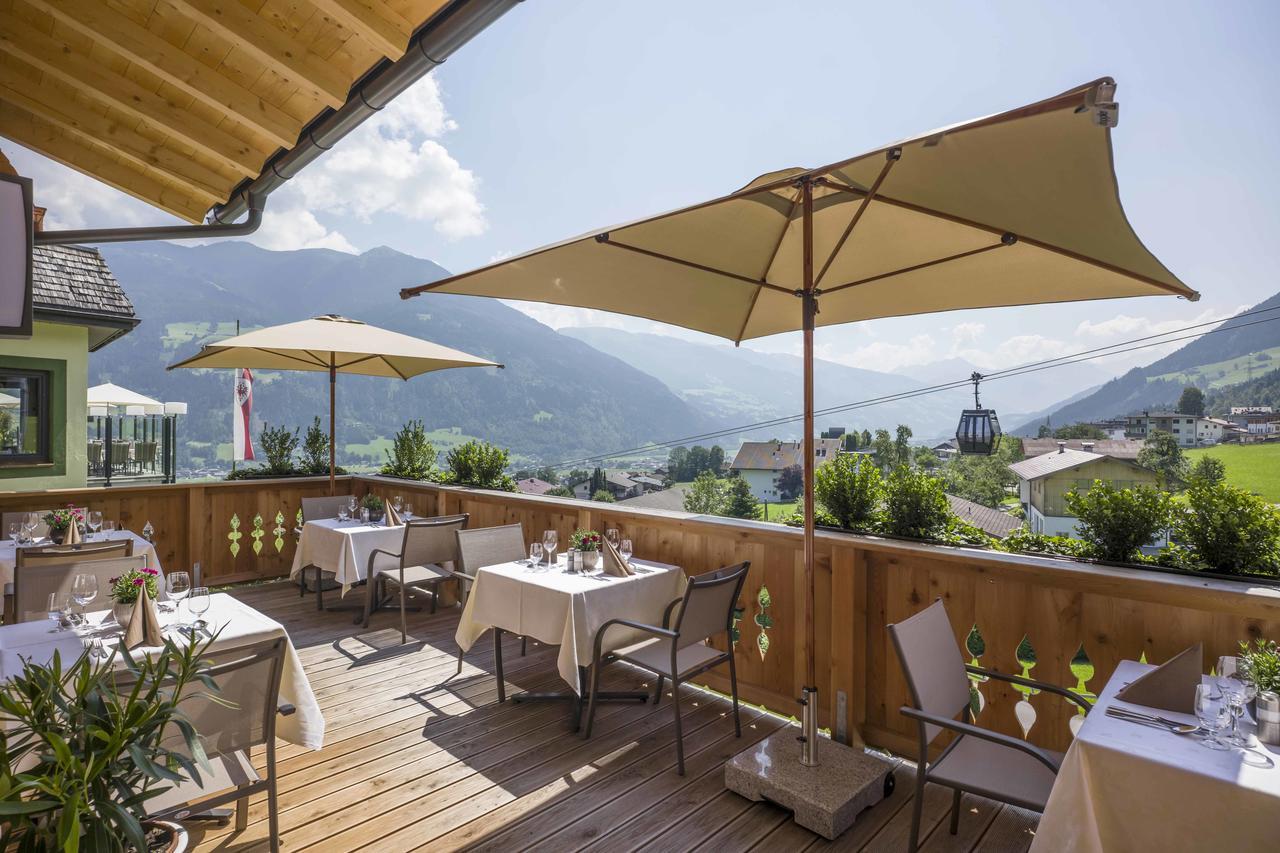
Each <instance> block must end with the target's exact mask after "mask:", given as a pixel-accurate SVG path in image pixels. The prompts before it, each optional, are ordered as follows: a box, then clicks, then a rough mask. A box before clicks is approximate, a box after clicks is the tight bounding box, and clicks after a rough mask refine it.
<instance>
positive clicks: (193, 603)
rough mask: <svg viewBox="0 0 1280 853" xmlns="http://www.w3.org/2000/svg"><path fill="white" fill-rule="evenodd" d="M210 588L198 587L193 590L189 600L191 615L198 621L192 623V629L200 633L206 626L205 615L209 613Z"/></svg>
mask: <svg viewBox="0 0 1280 853" xmlns="http://www.w3.org/2000/svg"><path fill="white" fill-rule="evenodd" d="M209 604H210V599H209V587H207V586H198V587H196V588H195V589H193V590H191V597H190V598H188V599H187V609H188V610H190V611H191V615H192V616H195V617H196V621H195V622H193V623H192V625H191V627H192V629H194V630H196V631H199V630H200V629H202V628H204V627H205V625H206V624H208V623H206V622H205V621H204V614H206V613H208V612H209Z"/></svg>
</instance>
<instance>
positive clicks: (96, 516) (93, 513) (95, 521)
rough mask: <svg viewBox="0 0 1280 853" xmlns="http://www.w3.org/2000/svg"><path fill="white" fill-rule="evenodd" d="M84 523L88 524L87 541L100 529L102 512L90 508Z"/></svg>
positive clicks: (91, 539)
mask: <svg viewBox="0 0 1280 853" xmlns="http://www.w3.org/2000/svg"><path fill="white" fill-rule="evenodd" d="M85 523H86V524H88V525H89V541H90V542H92V541H93V537H94V536H95V535H96V534H97V532H98V531H99V530H101V529H102V513H101V512H99V511H98V510H96V509H95V510H90V512H89V515H88V517H87V518H86V519H85Z"/></svg>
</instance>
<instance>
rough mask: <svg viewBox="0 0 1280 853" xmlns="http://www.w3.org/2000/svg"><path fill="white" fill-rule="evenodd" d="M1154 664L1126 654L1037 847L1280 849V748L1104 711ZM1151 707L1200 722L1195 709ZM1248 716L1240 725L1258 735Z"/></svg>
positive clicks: (1058, 786) (1074, 753)
mask: <svg viewBox="0 0 1280 853" xmlns="http://www.w3.org/2000/svg"><path fill="white" fill-rule="evenodd" d="M1150 668H1151V667H1149V666H1147V665H1146V664H1141V663H1138V662H1136V661H1121V663H1120V666H1118V667H1117V668H1116V671H1115V674H1114V675H1113V676H1112V677H1111V680H1110V681H1108V682H1107V686H1106V688H1105V689H1104V690H1103V691H1102V695H1101V696H1100V697H1099V698H1098V703H1097V705H1096V706H1094V709H1093V710H1092V711H1090V712H1089V716H1088V718H1086V720H1085V722H1084V725H1082V726H1081V727H1080V731H1079V733H1078V734H1077V736H1076V739H1075V742H1074V743H1072V745H1071V748H1070V749H1069V750H1068V751H1067V755H1066V758H1065V759H1064V760H1063V763H1062V769H1061V770H1060V771H1059V772H1058V779H1057V781H1056V782H1055V783H1054V786H1053V792H1052V793H1051V794H1050V795H1049V803H1048V805H1047V806H1046V808H1045V813H1044V816H1043V817H1042V818H1041V819H1040V826H1039V828H1038V829H1037V830H1036V835H1035V840H1034V842H1033V843H1032V845H1031V849H1032V851H1033V852H1034V853H1046V851H1058V850H1061V851H1072V852H1073V853H1089V851H1098V853H1101V851H1106V853H1127V851H1134V853H1145V851H1153V850H1159V851H1162V853H1166V852H1167V851H1180V850H1186V851H1201V850H1222V851H1232V853H1236V851H1255V850H1257V851H1262V850H1278V849H1280V747H1277V746H1267V745H1264V744H1258V745H1257V746H1254V747H1252V748H1251V749H1250V750H1249V751H1247V752H1246V751H1245V750H1241V749H1232V750H1230V751H1215V750H1211V749H1207V748H1206V747H1203V746H1201V745H1200V744H1198V743H1197V742H1196V741H1195V739H1194V738H1195V737H1197V736H1195V735H1193V736H1187V735H1176V734H1173V733H1171V732H1164V731H1161V730H1159V729H1155V728H1151V727H1149V726H1142V725H1138V724H1136V723H1130V722H1126V721H1124V720H1117V719H1114V718H1111V717H1108V716H1107V715H1106V709H1107V707H1108V706H1109V705H1111V704H1112V703H1113V700H1112V697H1113V695H1114V694H1115V692H1116V691H1117V690H1119V689H1120V687H1121V686H1122V685H1124V684H1127V683H1129V682H1131V681H1133V680H1134V679H1135V678H1137V677H1138V676H1139V675H1141V674H1142V673H1143V672H1145V671H1146V670H1148V669H1150ZM1114 704H1116V705H1117V706H1118V707H1128V708H1134V709H1137V710H1146V712H1147V713H1156V714H1159V715H1160V716H1162V717H1167V718H1169V719H1174V720H1179V721H1183V722H1187V723H1195V722H1196V719H1195V717H1193V716H1191V715H1189V714H1175V713H1173V712H1171V711H1152V709H1149V708H1148V709H1143V708H1141V706H1136V705H1131V704H1128V703H1125V702H1115V703H1114ZM1248 719H1249V718H1248V716H1247V715H1246V716H1245V717H1242V718H1241V721H1240V722H1241V726H1242V728H1245V729H1246V730H1248V731H1250V732H1252V731H1253V730H1254V726H1253V724H1252V723H1251V722H1248Z"/></svg>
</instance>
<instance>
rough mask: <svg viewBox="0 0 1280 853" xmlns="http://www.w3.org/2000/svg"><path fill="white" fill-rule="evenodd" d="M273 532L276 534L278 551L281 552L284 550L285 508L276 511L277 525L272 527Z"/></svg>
mask: <svg viewBox="0 0 1280 853" xmlns="http://www.w3.org/2000/svg"><path fill="white" fill-rule="evenodd" d="M271 532H272V533H274V534H275V535H276V541H275V546H276V553H277V554H279V553H280V552H281V551H283V550H284V510H280V511H278V512H276V526H275V527H273V528H271Z"/></svg>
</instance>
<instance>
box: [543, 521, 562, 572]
mask: <svg viewBox="0 0 1280 853" xmlns="http://www.w3.org/2000/svg"><path fill="white" fill-rule="evenodd" d="M559 541H560V537H559V536H558V535H557V534H556V532H555V531H554V530H545V531H543V533H542V550H543V552H545V553H546V555H547V565H548V566H554V565H555V564H556V548H557V547H558V543H559Z"/></svg>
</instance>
